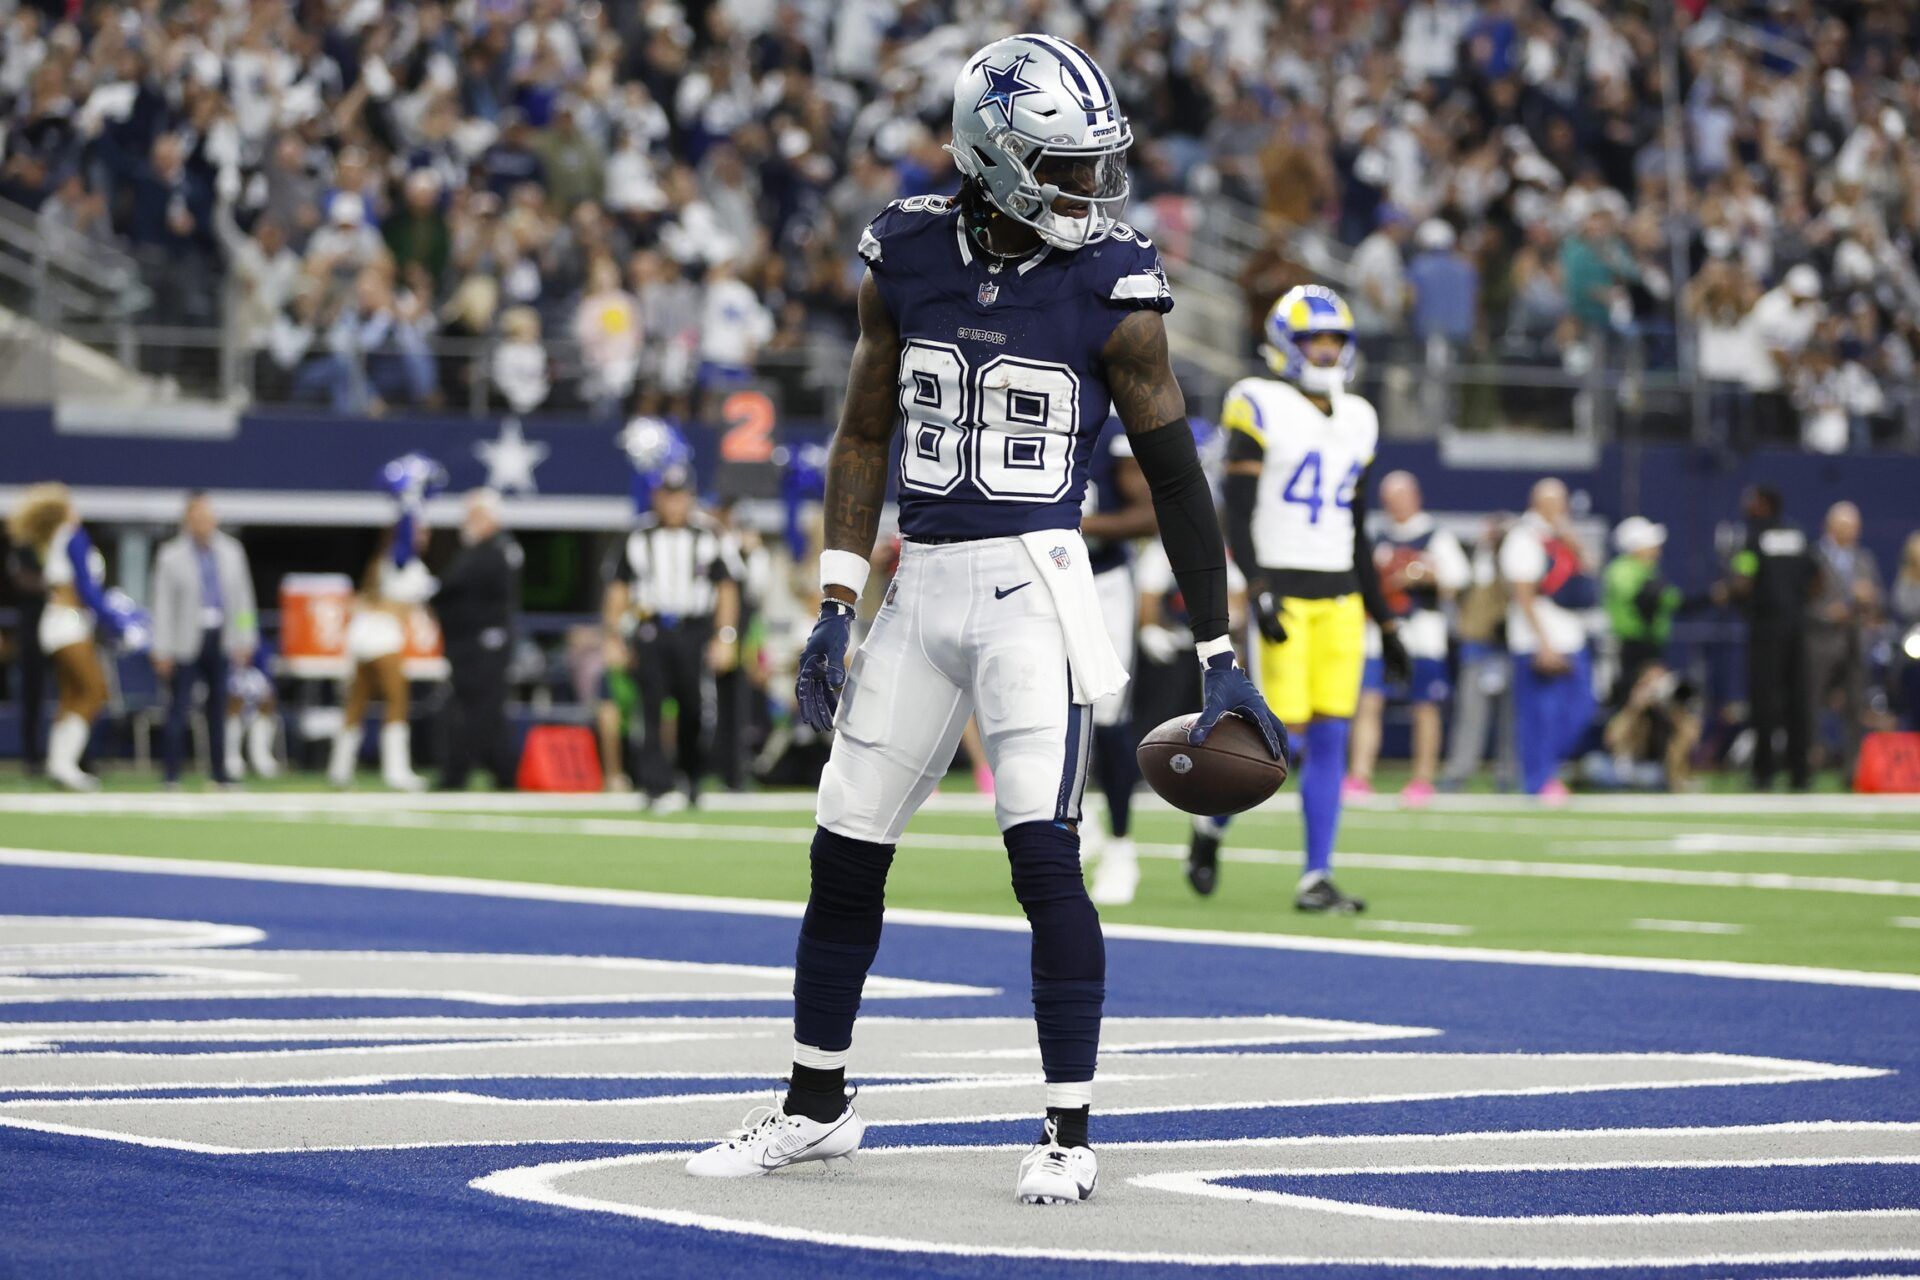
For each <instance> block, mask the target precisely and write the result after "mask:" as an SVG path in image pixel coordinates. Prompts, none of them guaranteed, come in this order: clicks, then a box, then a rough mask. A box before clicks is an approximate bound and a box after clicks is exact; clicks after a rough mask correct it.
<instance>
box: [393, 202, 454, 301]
mask: <svg viewBox="0 0 1920 1280" xmlns="http://www.w3.org/2000/svg"><path fill="white" fill-rule="evenodd" d="M382 229H383V230H384V231H385V233H386V240H387V249H388V250H389V251H390V252H391V253H392V254H393V265H394V266H395V267H396V268H397V269H398V271H399V273H400V276H401V278H402V279H403V280H404V279H405V278H406V273H407V268H408V267H410V266H413V265H414V264H416V263H417V264H419V265H420V266H422V267H425V268H426V269H427V278H428V279H430V280H431V281H433V285H434V288H435V289H436V290H437V289H438V288H440V286H441V285H443V284H444V283H445V282H446V276H447V264H448V263H449V262H451V261H452V259H453V233H452V232H451V231H449V230H448V229H447V220H446V218H445V217H443V216H442V215H441V214H440V213H439V212H438V211H437V210H436V211H434V212H432V213H427V214H418V213H415V212H413V211H412V210H411V209H397V210H395V211H394V212H393V213H392V214H391V215H390V216H389V217H388V218H387V221H386V225H385V227H384V228H382Z"/></svg>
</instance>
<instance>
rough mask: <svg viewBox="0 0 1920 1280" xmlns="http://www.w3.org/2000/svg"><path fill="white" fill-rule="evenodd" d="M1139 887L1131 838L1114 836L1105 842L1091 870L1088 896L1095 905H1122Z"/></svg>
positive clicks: (1137, 861) (1129, 900)
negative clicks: (1091, 880) (1091, 885)
mask: <svg viewBox="0 0 1920 1280" xmlns="http://www.w3.org/2000/svg"><path fill="white" fill-rule="evenodd" d="M1139 888H1140V858H1139V855H1138V854H1137V853H1135V852H1134V848H1133V841H1132V840H1129V839H1126V838H1118V839H1114V840H1111V841H1109V842H1108V843H1107V845H1106V847H1105V848H1104V849H1103V850H1102V851H1101V854H1100V861H1099V863H1098V864H1097V865H1096V866H1095V867H1094V869H1093V888H1092V889H1090V890H1089V891H1088V896H1089V897H1091V898H1092V899H1093V902H1094V905H1095V906H1099V907H1124V906H1126V905H1127V904H1128V903H1129V902H1132V901H1133V895H1134V893H1135V892H1136V891H1137V890H1138V889H1139Z"/></svg>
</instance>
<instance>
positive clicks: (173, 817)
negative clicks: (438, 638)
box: [0, 784, 1920, 973]
mask: <svg viewBox="0 0 1920 1280" xmlns="http://www.w3.org/2000/svg"><path fill="white" fill-rule="evenodd" d="M811 829H812V815H811V808H810V798H809V797H806V796H802V795H797V794H786V795H777V794H776V795H755V796H745V797H739V798H732V797H716V798H715V799H713V800H712V801H711V802H710V805H709V807H707V808H706V809H704V810H703V811H701V812H699V813H695V814H683V815H677V816H675V817H673V818H671V819H665V820H659V821H655V820H650V819H648V818H647V817H646V816H645V815H644V814H643V813H641V812H640V811H639V808H638V805H637V804H636V803H634V802H633V801H631V800H630V799H625V798H621V797H600V796H591V797H579V798H568V797H554V796H546V797H529V798H520V797H495V796H482V795H478V794H475V795H471V796H462V797H449V796H436V797H415V798H405V797H398V796H388V795H384V794H381V793H379V792H377V791H373V790H363V791H360V792H356V793H353V794H351V795H349V796H346V797H340V798H335V797H333V796H331V795H327V794H324V793H316V792H314V791H312V790H311V789H309V788H308V787H303V786H300V785H298V784H296V785H294V786H290V787H276V788H274V789H273V790H272V791H270V792H265V791H263V790H262V789H259V788H255V789H254V790H251V791H249V792H246V793H242V794H239V795H233V796H226V795H214V794H206V793H186V794H180V795H160V794H157V793H154V792H151V791H144V792H143V791H136V790H133V789H132V788H131V787H120V786H116V787H114V788H111V789H110V790H109V791H108V792H107V793H105V794H103V795H102V796H101V797H99V798H97V799H84V798H79V797H54V796H51V795H48V794H46V793H41V792H35V791H31V790H28V789H26V788H25V787H24V786H23V785H16V786H14V787H12V788H9V789H6V790H4V791H0V846H5V847H10V848H26V849H41V850H59V851H70V852H97V853H116V854H132V855H142V856H164V857H176V858H181V857H184V858H207V859H216V860H223V861H245V862H260V863H281V864H289V865H300V866H318V867H340V868H351V869H378V870H388V871H399V872H413V873H425V874H436V875H460V876H471V877H479V878H486V879H499V880H515V881H536V882H547V883H554V884H563V885H582V886H595V887H606V888H619V889H645V890H651V891H656V892H668V893H689V894H705V895H716V896H723V897H739V898H773V899H787V900H798V899H800V898H802V897H804V895H805V890H806V844H807V840H808V838H809V835H810V833H811ZM1185 830H1186V828H1185V819H1184V818H1183V817H1181V816H1180V815H1178V814H1175V813H1172V812H1170V811H1167V810H1164V809H1162V808H1157V807H1156V808H1150V809H1149V810H1148V811H1147V812H1144V813H1142V814H1140V815H1139V817H1138V819H1137V822H1136V833H1135V834H1136V838H1137V839H1138V840H1140V842H1141V852H1142V855H1143V863H1142V868H1143V871H1144V877H1143V881H1142V884H1141V889H1140V894H1139V898H1138V900H1137V901H1136V902H1135V903H1134V904H1133V905H1131V906H1128V907H1119V908H1105V909H1103V912H1102V914H1103V916H1105V917H1106V918H1107V919H1109V920H1115V921H1126V922H1131V923H1139V924H1152V925H1162V926H1171V927H1178V928H1202V929H1223V930H1235V931H1259V932H1286V933H1300V934H1312V935H1319V936H1330V937H1350V938H1357V939H1366V940H1370V941H1398V942H1410V943H1421V944H1433V945H1442V946H1447V945H1454V946H1461V945H1464V946H1473V947H1482V948H1487V947H1490V948H1500V949H1514V950H1544V951H1567V952H1585V953H1594V954H1607V955H1622V956H1653V957H1672V958H1682V959H1703V960H1734V961H1752V962H1762V963H1771V964H1788V965H1810V966H1818V967H1826V968H1847V969H1869V970H1881V971H1891V972H1902V973H1920V807H1917V806H1916V805H1915V804H1914V803H1913V802H1912V801H1883V802H1879V803H1877V804H1876V803H1874V802H1871V801H1865V800H1854V799H1852V798H1848V797H1812V798H1808V799H1805V800H1804V801H1801V802H1797V803H1796V802H1795V801H1793V800H1791V799H1788V798H1786V797H1777V798H1762V799H1759V800H1755V801H1752V802H1750V803H1749V802H1745V801H1742V800H1740V799H1738V798H1735V797H1696V798H1677V799H1669V798H1666V797H1651V798H1647V799H1644V800H1640V801H1624V800H1596V801H1586V802H1576V804H1575V805H1574V806H1573V807H1572V808H1569V809H1565V810H1559V811H1548V810H1539V809H1533V808H1528V807H1525V806H1522V805H1517V804H1515V803H1513V802H1511V801H1506V800H1503V799H1500V798H1494V797H1487V798H1484V799H1479V800H1465V801H1460V802H1457V807H1454V806H1449V807H1444V808H1436V809H1431V810H1427V811H1424V812H1420V813H1410V812H1407V811H1403V810H1400V809H1398V808H1396V807H1393V806H1392V804H1391V803H1390V802H1381V803H1379V804H1378V805H1377V806H1370V807H1364V808H1350V809H1349V811H1348V813H1347V818H1346V822H1345V826H1344V828H1343V830H1342V835H1341V842H1340V847H1341V854H1340V859H1339V861H1338V862H1337V863H1336V869H1337V870H1338V873H1339V876H1340V880H1341V883H1342V885H1343V886H1344V887H1346V888H1347V889H1348V890H1349V891H1350V892H1354V893H1358V894H1360V895H1362V896H1364V897H1366V898H1367V899H1369V900H1370V903H1371V909H1370V910H1369V911H1368V912H1367V914H1366V915H1364V916H1362V917H1359V918H1358V919H1321V918H1314V917H1306V916H1301V915H1298V914H1296V913H1295V912H1294V911H1292V910H1291V909H1290V908H1289V907H1288V905H1287V904H1288V902H1289V899H1290V894H1291V888H1292V884H1293V881H1294V878H1295V874H1296V868H1297V865H1298V850H1299V839H1300V835H1299V822H1298V819H1297V818H1296V817H1295V816H1294V815H1293V814H1292V813H1291V812H1290V808H1289V807H1287V806H1276V807H1273V808H1271V809H1270V810H1266V811H1262V812H1260V813H1258V814H1255V815H1252V816H1250V817H1247V818H1243V819H1241V820H1240V821H1239V822H1237V823H1236V825H1235V827H1234V829H1233V832H1232V834H1231V836H1230V838H1229V853H1228V855H1227V856H1228V858H1229V861H1228V862H1227V864H1226V865H1225V867H1224V868H1223V872H1222V883H1221V889H1220V892H1219V894H1218V895H1216V896H1215V897H1214V898H1211V899H1201V898H1198V897H1196V896H1195V895H1194V894H1193V893H1192V892H1191V891H1190V890H1189V889H1188V887H1187V885H1186V882H1185V880H1184V878H1183V877H1182V875H1181V870H1180V861H1179V859H1180V857H1181V856H1182V855H1183V851H1184V842H1185ZM888 901H889V904H890V905H893V906H897V907H917V908H926V909H934V910H945V911H965V912H985V913H993V914H1013V913H1015V912H1017V910H1018V908H1017V905H1016V904H1015V902H1014V900H1013V895H1012V893H1011V891H1010V889H1009V887H1008V881H1007V871H1006V862H1005V855H1004V853H1003V851H1002V849H1001V846H1000V842H999V839H998V836H997V834H996V831H995V828H994V824H993V819H992V816H991V813H990V812H989V811H988V810H987V809H986V808H985V807H984V805H982V804H981V803H980V802H979V801H978V800H977V798H975V797H972V796H966V795H953V794H949V795H946V796H943V797H941V799H940V800H939V801H937V802H936V808H935V809H933V810H932V811H929V812H926V813H923V814H922V815H921V816H920V817H919V818H918V819H917V820H916V821H915V823H914V824H913V826H912V828H911V829H910V833H909V835H908V837H907V840H906V842H905V843H904V845H903V847H902V850H901V856H900V857H899V859H898V860H897V861H896V862H895V865H894V872H893V876H892V880H891V882H890V885H889V890H888Z"/></svg>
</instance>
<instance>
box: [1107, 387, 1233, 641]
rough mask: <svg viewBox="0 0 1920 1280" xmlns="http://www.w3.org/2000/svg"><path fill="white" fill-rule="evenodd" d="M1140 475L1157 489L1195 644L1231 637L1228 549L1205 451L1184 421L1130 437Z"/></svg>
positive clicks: (1163, 533)
mask: <svg viewBox="0 0 1920 1280" xmlns="http://www.w3.org/2000/svg"><path fill="white" fill-rule="evenodd" d="M1130 439H1131V440H1132V442H1133V456H1134V459H1135V460H1136V461H1138V462H1139V464H1140V474H1141V475H1143V476H1145V477H1146V481H1147V487H1148V488H1149V489H1151V490H1153V512H1154V515H1156V516H1157V517H1159V520H1160V543H1161V545H1162V546H1164V547H1166V549H1167V563H1168V564H1170V565H1171V566H1172V567H1173V577H1174V581H1175V582H1177V583H1179V584H1180V594H1181V596H1182V597H1184V598H1185V600H1186V604H1187V616H1188V619H1189V622H1190V625H1191V626H1192V628H1193V638H1194V639H1195V640H1216V639H1218V638H1219V637H1221V636H1224V635H1225V634H1227V546H1226V543H1225V542H1224V541H1223V540H1222V539H1221V537H1220V517H1219V516H1218V514H1216V513H1215V511H1214V509H1213V491H1212V490H1211V489H1209V488H1208V487H1207V473H1206V472H1205V471H1203V470H1202V469H1201V467H1200V451H1199V450H1198V449H1197V448H1195V447H1194V443H1193V433H1192V432H1191V431H1189V430H1188V429H1187V424H1186V422H1185V421H1184V420H1182V419H1175V420H1174V421H1172V422H1169V423H1166V424H1165V425H1163V426H1160V427H1156V428H1155V429H1153V430H1152V431H1144V432H1142V433H1140V434H1139V435H1136V436H1130Z"/></svg>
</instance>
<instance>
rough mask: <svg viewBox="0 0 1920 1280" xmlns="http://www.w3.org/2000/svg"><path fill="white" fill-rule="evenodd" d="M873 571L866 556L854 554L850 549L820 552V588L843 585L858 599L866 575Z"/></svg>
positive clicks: (863, 588) (865, 585)
mask: <svg viewBox="0 0 1920 1280" xmlns="http://www.w3.org/2000/svg"><path fill="white" fill-rule="evenodd" d="M872 572H873V566H872V565H871V564H869V563H867V558H866V557H865V556H862V555H855V554H854V553H853V552H851V551H822V552H821V553H820V589H821V590H822V591H825V590H826V589H827V588H828V587H845V588H847V590H849V591H851V592H853V594H854V598H855V599H858V598H859V596H860V593H861V592H862V591H865V590H866V589H867V575H868V574H869V573H872Z"/></svg>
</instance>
